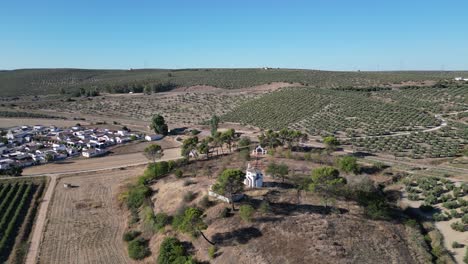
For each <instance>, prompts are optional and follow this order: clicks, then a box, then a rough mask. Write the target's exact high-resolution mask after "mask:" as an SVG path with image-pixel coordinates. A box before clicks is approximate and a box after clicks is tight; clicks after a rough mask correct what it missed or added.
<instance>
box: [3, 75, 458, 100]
mask: <svg viewBox="0 0 468 264" xmlns="http://www.w3.org/2000/svg"><path fill="white" fill-rule="evenodd" d="M465 73H466V72H465ZM460 74H462V75H463V73H460V72H436V71H432V72H416V71H412V72H332V71H316V70H291V69H181V70H158V69H154V70H147V69H144V70H86V69H22V70H13V71H0V96H18V95H44V94H57V93H75V92H76V91H79V90H80V88H82V89H86V90H90V89H94V90H98V91H101V92H105V91H107V92H128V91H134V92H142V91H143V89H144V88H145V87H147V86H149V87H151V89H153V90H156V91H163V90H169V89H172V88H174V87H180V86H193V85H209V86H215V87H219V88H225V89H233V88H243V87H251V86H255V85H261V84H265V83H269V82H297V83H303V84H305V85H309V86H314V87H343V86H372V85H383V84H389V83H400V82H407V81H425V80H435V81H436V80H441V79H447V78H453V77H455V76H458V75H460ZM465 75H466V74H465Z"/></svg>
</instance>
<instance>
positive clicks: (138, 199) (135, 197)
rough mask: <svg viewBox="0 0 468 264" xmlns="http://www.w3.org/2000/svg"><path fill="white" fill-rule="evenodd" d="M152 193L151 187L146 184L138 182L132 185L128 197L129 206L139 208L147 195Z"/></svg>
mask: <svg viewBox="0 0 468 264" xmlns="http://www.w3.org/2000/svg"><path fill="white" fill-rule="evenodd" d="M150 194H151V189H150V188H149V187H147V186H145V185H142V184H138V185H134V186H130V188H129V191H128V197H127V206H128V207H129V208H139V207H140V206H141V205H142V204H143V202H144V200H145V198H146V197H148V196H149V195H150Z"/></svg>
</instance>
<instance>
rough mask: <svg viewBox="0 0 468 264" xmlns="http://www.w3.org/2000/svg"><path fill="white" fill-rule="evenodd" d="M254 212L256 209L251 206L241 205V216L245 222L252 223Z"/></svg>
mask: <svg viewBox="0 0 468 264" xmlns="http://www.w3.org/2000/svg"><path fill="white" fill-rule="evenodd" d="M254 211H255V209H254V208H253V207H252V206H251V205H241V206H240V209H239V215H240V217H241V218H242V220H244V221H245V222H250V221H251V220H252V215H253V213H254Z"/></svg>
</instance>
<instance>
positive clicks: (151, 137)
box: [145, 135, 163, 141]
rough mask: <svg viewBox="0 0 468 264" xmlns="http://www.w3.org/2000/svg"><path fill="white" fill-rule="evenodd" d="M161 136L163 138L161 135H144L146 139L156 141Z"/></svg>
mask: <svg viewBox="0 0 468 264" xmlns="http://www.w3.org/2000/svg"><path fill="white" fill-rule="evenodd" d="M162 138H163V135H146V136H145V140H146V141H156V140H160V139H162Z"/></svg>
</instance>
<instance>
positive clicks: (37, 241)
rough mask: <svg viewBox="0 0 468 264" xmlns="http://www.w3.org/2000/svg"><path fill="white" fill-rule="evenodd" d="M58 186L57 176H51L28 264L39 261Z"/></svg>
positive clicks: (38, 217) (27, 260)
mask: <svg viewBox="0 0 468 264" xmlns="http://www.w3.org/2000/svg"><path fill="white" fill-rule="evenodd" d="M56 184H57V176H50V182H49V185H48V187H47V191H46V193H45V194H44V197H43V198H42V201H41V204H40V209H39V212H38V213H37V218H36V223H35V224H34V230H33V233H32V236H31V243H30V246H29V251H28V255H27V257H26V264H34V263H36V261H37V256H38V253H39V245H40V244H41V238H42V233H43V232H44V227H45V223H46V220H47V211H48V208H49V203H50V200H51V199H52V194H53V193H54V189H55V186H56Z"/></svg>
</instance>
